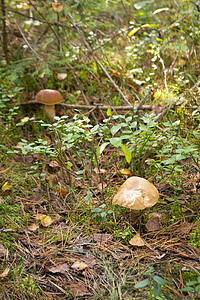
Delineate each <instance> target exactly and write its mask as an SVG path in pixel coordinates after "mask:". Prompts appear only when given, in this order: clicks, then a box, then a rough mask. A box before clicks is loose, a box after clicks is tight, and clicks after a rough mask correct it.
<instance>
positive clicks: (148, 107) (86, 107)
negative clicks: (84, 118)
mask: <svg viewBox="0 0 200 300" xmlns="http://www.w3.org/2000/svg"><path fill="white" fill-rule="evenodd" d="M36 103H37V104H38V103H39V102H38V101H36V100H31V101H29V102H19V103H17V105H28V104H36ZM59 105H61V106H64V107H66V108H69V109H82V110H95V109H98V110H99V109H101V110H108V108H110V109H113V110H131V111H132V110H133V106H110V105H102V104H96V105H78V104H67V103H59ZM152 109H154V107H153V106H152V105H142V106H141V107H140V108H139V109H138V105H135V106H134V110H152Z"/></svg>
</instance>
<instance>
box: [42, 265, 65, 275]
mask: <svg viewBox="0 0 200 300" xmlns="http://www.w3.org/2000/svg"><path fill="white" fill-rule="evenodd" d="M46 269H47V270H48V271H49V272H51V273H62V274H65V273H66V272H67V271H69V266H68V264H65V263H64V264H59V265H57V266H54V267H50V268H49V267H48V268H46Z"/></svg>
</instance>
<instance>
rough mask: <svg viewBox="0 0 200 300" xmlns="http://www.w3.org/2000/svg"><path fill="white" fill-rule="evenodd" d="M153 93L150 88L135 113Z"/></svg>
mask: <svg viewBox="0 0 200 300" xmlns="http://www.w3.org/2000/svg"><path fill="white" fill-rule="evenodd" d="M151 93H152V89H149V90H148V92H147V93H146V95H145V96H144V98H143V99H142V100H141V101H140V103H139V105H138V106H137V108H136V109H135V114H137V111H138V110H140V109H141V107H142V106H143V104H144V103H145V101H146V100H147V99H148V97H149V96H150V95H151Z"/></svg>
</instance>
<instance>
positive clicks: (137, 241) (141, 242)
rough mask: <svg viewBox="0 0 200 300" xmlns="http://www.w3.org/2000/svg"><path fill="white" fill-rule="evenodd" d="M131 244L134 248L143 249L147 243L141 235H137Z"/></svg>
mask: <svg viewBox="0 0 200 300" xmlns="http://www.w3.org/2000/svg"><path fill="white" fill-rule="evenodd" d="M129 244H131V245H132V246H138V247H142V246H144V245H145V241H144V240H143V239H142V238H141V236H140V234H139V233H137V234H136V235H135V236H134V237H133V238H132V239H131V240H130V241H129Z"/></svg>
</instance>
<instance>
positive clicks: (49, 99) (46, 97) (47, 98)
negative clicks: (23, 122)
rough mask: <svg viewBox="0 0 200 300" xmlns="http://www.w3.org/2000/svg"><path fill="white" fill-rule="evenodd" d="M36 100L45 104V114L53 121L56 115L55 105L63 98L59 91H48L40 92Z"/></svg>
mask: <svg viewBox="0 0 200 300" xmlns="http://www.w3.org/2000/svg"><path fill="white" fill-rule="evenodd" d="M35 99H36V100H37V101H38V102H40V103H42V104H44V114H45V115H47V116H48V117H49V118H50V119H51V120H53V118H54V117H55V114H56V112H55V104H58V103H60V102H61V101H62V100H63V97H62V95H61V93H60V92H59V91H56V90H48V89H47V90H41V91H39V92H38V93H37V95H36V97H35Z"/></svg>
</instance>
